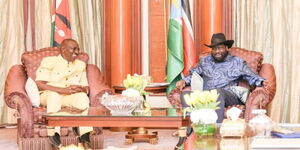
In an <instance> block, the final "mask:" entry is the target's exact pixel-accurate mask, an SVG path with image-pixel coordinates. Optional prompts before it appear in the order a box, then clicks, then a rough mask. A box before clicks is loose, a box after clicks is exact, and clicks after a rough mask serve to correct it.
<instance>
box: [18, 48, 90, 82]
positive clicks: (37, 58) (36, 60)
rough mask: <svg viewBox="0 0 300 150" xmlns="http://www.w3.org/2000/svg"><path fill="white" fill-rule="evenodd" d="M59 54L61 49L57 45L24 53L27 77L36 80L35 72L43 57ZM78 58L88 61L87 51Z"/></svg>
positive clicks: (23, 60) (23, 58) (22, 59)
mask: <svg viewBox="0 0 300 150" xmlns="http://www.w3.org/2000/svg"><path fill="white" fill-rule="evenodd" d="M59 54H60V50H59V48H57V47H47V48H43V49H40V50H33V51H30V52H25V53H23V54H22V58H21V61H22V64H23V66H24V68H25V71H26V74H27V77H31V78H32V79H33V80H35V77H36V75H35V73H36V70H37V69H38V67H39V66H40V64H41V61H42V59H43V58H44V57H48V56H57V55H59ZM77 58H78V59H80V60H82V61H84V62H85V63H87V62H88V60H89V57H88V55H87V54H86V53H80V54H79V55H78V57H77Z"/></svg>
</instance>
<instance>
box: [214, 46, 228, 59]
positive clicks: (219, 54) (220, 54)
mask: <svg viewBox="0 0 300 150" xmlns="http://www.w3.org/2000/svg"><path fill="white" fill-rule="evenodd" d="M211 55H212V57H213V58H214V59H215V60H216V61H218V62H222V61H224V60H225V58H226V56H227V55H228V51H227V47H226V46H225V45H224V44H222V45H216V46H214V47H213V48H212V49H211Z"/></svg>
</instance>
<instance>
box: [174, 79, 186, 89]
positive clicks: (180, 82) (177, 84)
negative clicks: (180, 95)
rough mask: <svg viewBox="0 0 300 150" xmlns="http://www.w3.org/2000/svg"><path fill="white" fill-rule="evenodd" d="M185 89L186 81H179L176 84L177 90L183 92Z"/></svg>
mask: <svg viewBox="0 0 300 150" xmlns="http://www.w3.org/2000/svg"><path fill="white" fill-rule="evenodd" d="M184 87H185V81H184V80H179V81H178V82H177V83H176V88H177V89H179V90H180V91H182V89H183V88H184Z"/></svg>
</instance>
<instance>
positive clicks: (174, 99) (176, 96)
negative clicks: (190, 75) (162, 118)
mask: <svg viewBox="0 0 300 150" xmlns="http://www.w3.org/2000/svg"><path fill="white" fill-rule="evenodd" d="M190 90H191V87H190V86H187V87H184V88H183V89H182V90H181V91H180V90H179V89H177V88H174V89H173V90H171V92H170V93H169V95H168V100H169V102H170V103H171V105H174V106H176V107H182V104H181V100H180V95H181V93H182V91H190Z"/></svg>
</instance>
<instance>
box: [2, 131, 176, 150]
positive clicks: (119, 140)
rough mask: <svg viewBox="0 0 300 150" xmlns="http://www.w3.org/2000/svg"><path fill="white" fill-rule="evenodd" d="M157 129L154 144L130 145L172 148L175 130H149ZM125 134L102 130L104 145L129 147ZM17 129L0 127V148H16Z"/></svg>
mask: <svg viewBox="0 0 300 150" xmlns="http://www.w3.org/2000/svg"><path fill="white" fill-rule="evenodd" d="M152 131H158V136H159V140H158V143H157V144H155V145H152V144H149V143H147V142H137V143H134V144H133V145H131V146H132V147H137V149H138V150H173V149H174V147H175V145H176V143H177V141H178V138H177V137H173V136H172V133H174V132H175V131H176V130H170V129H151V130H149V132H152ZM125 134H126V132H111V131H109V130H107V129H106V130H104V133H103V136H104V137H105V140H104V147H105V148H107V147H108V146H114V147H119V148H126V147H131V146H128V145H126V144H125ZM16 135H17V129H5V128H2V129H0V149H2V148H4V147H5V149H6V150H18V145H17V143H16Z"/></svg>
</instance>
